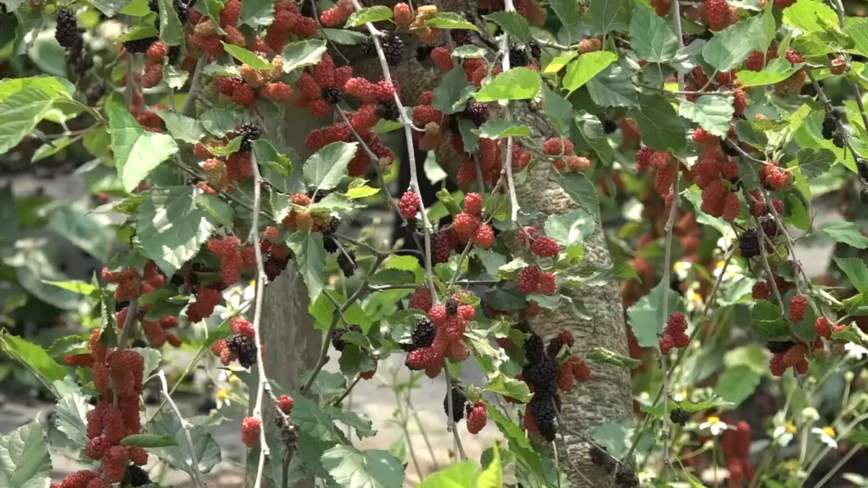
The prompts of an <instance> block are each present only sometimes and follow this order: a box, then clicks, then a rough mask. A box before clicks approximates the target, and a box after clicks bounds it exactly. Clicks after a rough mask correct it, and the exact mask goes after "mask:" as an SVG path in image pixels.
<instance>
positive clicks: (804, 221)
mask: <svg viewBox="0 0 868 488" xmlns="http://www.w3.org/2000/svg"><path fill="white" fill-rule="evenodd" d="M787 201H788V202H790V217H789V222H790V223H791V224H793V225H795V226H796V227H798V228H799V229H802V230H804V231H808V230H809V229H810V228H811V216H810V214H808V209H807V208H805V204H804V203H802V199H801V198H799V196H798V195H795V194H790V196H789V198H788V199H787Z"/></svg>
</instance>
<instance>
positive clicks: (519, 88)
mask: <svg viewBox="0 0 868 488" xmlns="http://www.w3.org/2000/svg"><path fill="white" fill-rule="evenodd" d="M541 87H542V80H541V79H540V77H539V73H537V72H536V71H534V70H532V69H529V68H523V67H522V68H512V69H510V70H509V71H507V72H505V73H500V74H499V75H497V76H495V77H494V79H493V80H491V82H489V83H488V84H487V85H485V86H483V87H482V88H481V89H480V90H479V91H478V92H476V94H475V95H474V96H475V97H476V101H478V102H495V101H498V100H526V99H529V98H533V97H534V96H536V94H537V93H539V90H540V88H541Z"/></svg>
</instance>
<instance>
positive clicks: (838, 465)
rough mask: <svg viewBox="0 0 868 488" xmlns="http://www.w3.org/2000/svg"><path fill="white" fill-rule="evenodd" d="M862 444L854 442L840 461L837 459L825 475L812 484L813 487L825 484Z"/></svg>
mask: <svg viewBox="0 0 868 488" xmlns="http://www.w3.org/2000/svg"><path fill="white" fill-rule="evenodd" d="M862 446H863V444H856V445H855V446H854V447H853V448H851V449H850V451H849V452H847V454H845V455H844V457H842V458H841V460H840V461H838V462H837V463H836V464H835V465H834V466H832V469H830V470H829V472H828V473H826V475H825V476H823V477H822V478H821V479H820V481H818V482H817V484H816V485H814V488H822V486H823V485H825V484H826V482H827V481H829V480H830V479H832V476H834V475H835V473H837V472H838V470H840V469H841V468H842V467H844V465H845V464H847V461H849V460H850V458H851V457H853V456H855V455H856V453H857V452H859V450H860V449H861V448H862Z"/></svg>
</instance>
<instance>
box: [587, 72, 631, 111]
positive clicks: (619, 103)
mask: <svg viewBox="0 0 868 488" xmlns="http://www.w3.org/2000/svg"><path fill="white" fill-rule="evenodd" d="M588 94H590V95H591V100H593V101H594V102H595V103H596V104H597V105H600V106H602V107H634V106H636V105H637V104H638V103H639V102H638V99H637V97H636V87H635V86H633V83H632V82H631V81H630V75H629V73H625V72H624V69H623V68H621V67H620V66H618V65H617V64H613V65H611V66H609V67H608V68H607V69H606V70H605V71H603V72H602V73H600V74H599V75H597V76H596V77H594V78H593V79H592V80H591V81H589V82H588Z"/></svg>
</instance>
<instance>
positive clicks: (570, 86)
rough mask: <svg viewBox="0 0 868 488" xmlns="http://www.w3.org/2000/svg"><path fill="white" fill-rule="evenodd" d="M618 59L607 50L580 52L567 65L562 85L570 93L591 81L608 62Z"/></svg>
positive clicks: (606, 66) (607, 65)
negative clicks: (579, 54) (576, 57)
mask: <svg viewBox="0 0 868 488" xmlns="http://www.w3.org/2000/svg"><path fill="white" fill-rule="evenodd" d="M617 60H618V55H617V54H615V53H611V52H609V51H595V52H590V53H587V54H582V55H581V56H579V57H578V59H576V60H575V61H573V62H572V63H570V65H569V66H567V74H566V75H564V80H563V86H564V88H566V89H567V91H568V92H570V93H572V92H574V91H576V90H577V89H579V88H580V87H582V86H584V85H585V83H587V82H589V81H591V79H592V78H594V77H595V76H597V75H598V74H599V73H601V72H602V71H603V70H605V69H606V68H608V67H609V65H610V64H612V63H614V62H615V61H617Z"/></svg>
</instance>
